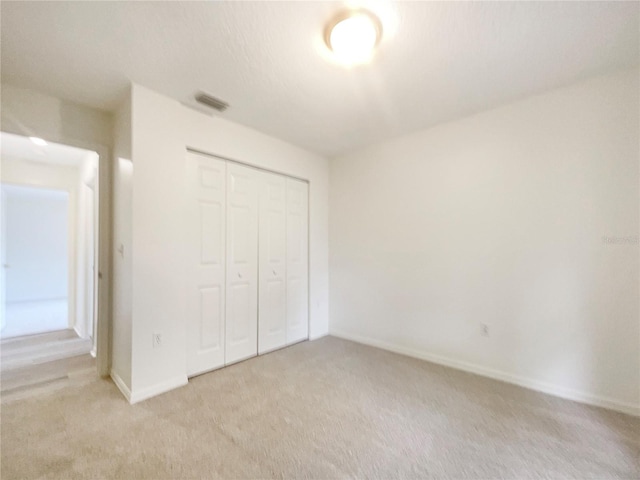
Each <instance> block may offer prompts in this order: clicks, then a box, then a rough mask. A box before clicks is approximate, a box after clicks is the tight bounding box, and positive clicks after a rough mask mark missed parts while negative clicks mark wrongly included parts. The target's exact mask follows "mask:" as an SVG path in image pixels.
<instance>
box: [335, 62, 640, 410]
mask: <svg viewBox="0 0 640 480" xmlns="http://www.w3.org/2000/svg"><path fill="white" fill-rule="evenodd" d="M639 101H640V98H639V75H638V71H637V70H634V71H628V72H620V73H617V74H615V75H611V76H608V77H603V78H596V79H592V80H590V81H588V82H584V83H581V84H577V85H574V86H570V87H567V88H563V89H558V90H554V91H550V92H548V93H546V94H543V95H539V96H536V97H532V98H528V99H525V100H522V101H520V102H517V103H513V104H510V105H507V106H504V107H501V108H497V109H495V110H492V111H488V112H485V113H481V114H478V115H475V116H473V117H469V118H466V119H463V120H459V121H456V122H452V123H447V124H443V125H440V126H437V127H434V128H431V129H429V130H425V131H421V132H418V133H415V134H413V135H409V136H405V137H402V138H399V139H397V140H393V141H389V142H386V143H381V144H378V145H374V146H371V147H369V148H366V149H363V150H361V151H357V152H355V153H352V154H349V155H345V156H342V157H340V158H336V159H334V160H332V162H331V189H330V212H331V214H330V215H331V216H330V218H331V222H330V227H331V228H330V272H331V283H330V285H331V289H330V299H331V310H330V318H331V325H330V332H331V333H332V334H337V335H341V336H345V337H349V338H353V339H356V340H360V341H364V342H368V343H373V344H376V345H379V346H382V347H386V348H390V349H395V350H398V351H403V352H405V353H409V354H413V355H416V356H421V357H423V358H428V359H431V360H435V361H439V362H443V363H446V364H450V365H453V366H457V367H460V368H464V369H469V370H472V371H476V372H479V373H483V374H486V375H490V376H494V377H497V378H501V379H503V380H507V381H512V382H516V383H520V384H524V385H527V386H529V387H532V388H537V389H541V390H545V391H548V392H551V393H555V394H558V395H562V396H566V397H569V398H574V399H577V400H581V401H586V402H591V403H596V404H600V405H604V406H608V407H611V408H617V409H620V410H624V411H628V412H632V413H636V414H637V413H640V408H639V407H640V405H639V404H640V398H639V392H640V385H639V375H640V374H639V372H640V342H639V339H640V326H639V325H640V322H639V280H638V275H639V268H638V264H639V252H638V234H639V188H638V173H639V172H638V161H639V155H638V150H639V133H638V132H639V130H640V122H639V111H638V105H639ZM604 237H609V238H610V240H603V239H604ZM611 239H612V240H611ZM483 323H484V324H486V325H488V327H489V336H488V337H484V336H482V335H481V324H483Z"/></svg>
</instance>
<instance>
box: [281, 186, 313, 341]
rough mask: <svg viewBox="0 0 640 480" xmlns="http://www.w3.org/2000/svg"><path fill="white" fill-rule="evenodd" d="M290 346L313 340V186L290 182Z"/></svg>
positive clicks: (288, 323)
mask: <svg viewBox="0 0 640 480" xmlns="http://www.w3.org/2000/svg"><path fill="white" fill-rule="evenodd" d="M286 189H287V240H286V242H287V290H286V291H287V335H286V337H287V339H286V341H287V344H291V343H295V342H299V341H301V340H306V339H307V338H309V296H308V292H309V260H308V259H309V184H308V183H306V182H303V181H301V180H296V179H293V178H288V177H287V178H286Z"/></svg>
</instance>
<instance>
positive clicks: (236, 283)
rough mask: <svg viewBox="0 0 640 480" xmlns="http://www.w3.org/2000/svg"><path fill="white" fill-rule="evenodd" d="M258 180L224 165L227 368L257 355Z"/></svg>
mask: <svg viewBox="0 0 640 480" xmlns="http://www.w3.org/2000/svg"><path fill="white" fill-rule="evenodd" d="M259 178H260V172H258V171H257V170H255V169H252V168H249V167H244V166H241V165H237V164H233V163H228V164H227V310H226V311H227V315H226V335H225V338H226V352H225V363H226V364H227V365H228V364H230V363H234V362H237V361H240V360H244V359H245V358H249V357H252V356H255V355H257V353H258V183H259Z"/></svg>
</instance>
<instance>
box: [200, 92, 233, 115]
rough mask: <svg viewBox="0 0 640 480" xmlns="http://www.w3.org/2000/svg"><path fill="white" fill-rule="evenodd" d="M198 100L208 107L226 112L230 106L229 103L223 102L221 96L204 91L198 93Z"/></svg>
mask: <svg viewBox="0 0 640 480" xmlns="http://www.w3.org/2000/svg"><path fill="white" fill-rule="evenodd" d="M196 101H197V102H198V103H202V104H203V105H206V106H207V107H211V108H215V109H216V110H218V111H219V112H224V111H225V110H226V109H227V108H229V104H228V103H226V102H223V101H222V100H220V99H219V98H216V97H212V96H211V95H207V94H206V93H202V92H200V93H198V94H197V95H196Z"/></svg>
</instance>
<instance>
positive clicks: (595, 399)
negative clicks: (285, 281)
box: [329, 329, 640, 417]
mask: <svg viewBox="0 0 640 480" xmlns="http://www.w3.org/2000/svg"><path fill="white" fill-rule="evenodd" d="M329 335H332V336H334V337H338V338H343V339H345V340H351V341H353V342H356V343H362V344H364V345H370V346H372V347H377V348H381V349H382V350H388V351H390V352H394V353H399V354H401V355H407V356H409V357H414V358H419V359H421V360H426V361H428V362H431V363H437V364H438V365H443V366H445V367H451V368H455V369H457V370H463V371H465V372H469V373H474V374H476V375H482V376H484V377H488V378H492V379H494V380H500V381H502V382H506V383H511V384H514V385H518V386H520V387H524V388H528V389H530V390H535V391H538V392H542V393H547V394H549V395H553V396H556V397H560V398H565V399H567V400H573V401H575V402H580V403H584V404H587V405H593V406H596V407H602V408H606V409H609V410H615V411H617V412H622V413H626V414H628V415H633V416H636V417H640V405H633V404H631V403H625V402H620V401H618V400H614V399H612V398H607V397H602V396H599V395H594V394H591V393H587V392H581V391H577V390H573V389H569V388H565V387H561V386H559V385H553V384H550V383H547V382H542V381H539V380H534V379H531V378H525V377H521V376H519V375H514V374H511V373H506V372H502V371H500V370H494V369H492V368H487V367H483V366H481V365H476V364H472V363H468V362H463V361H460V360H455V359H452V358H448V357H444V356H441V355H436V354H433V353H429V352H425V351H422V350H417V349H415V348H411V347H405V346H402V345H396V344H392V343H389V342H385V341H383V340H377V339H374V338H369V337H365V336H363V335H358V334H352V333H348V332H344V331H342V330H333V329H331V330H330V331H329Z"/></svg>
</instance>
